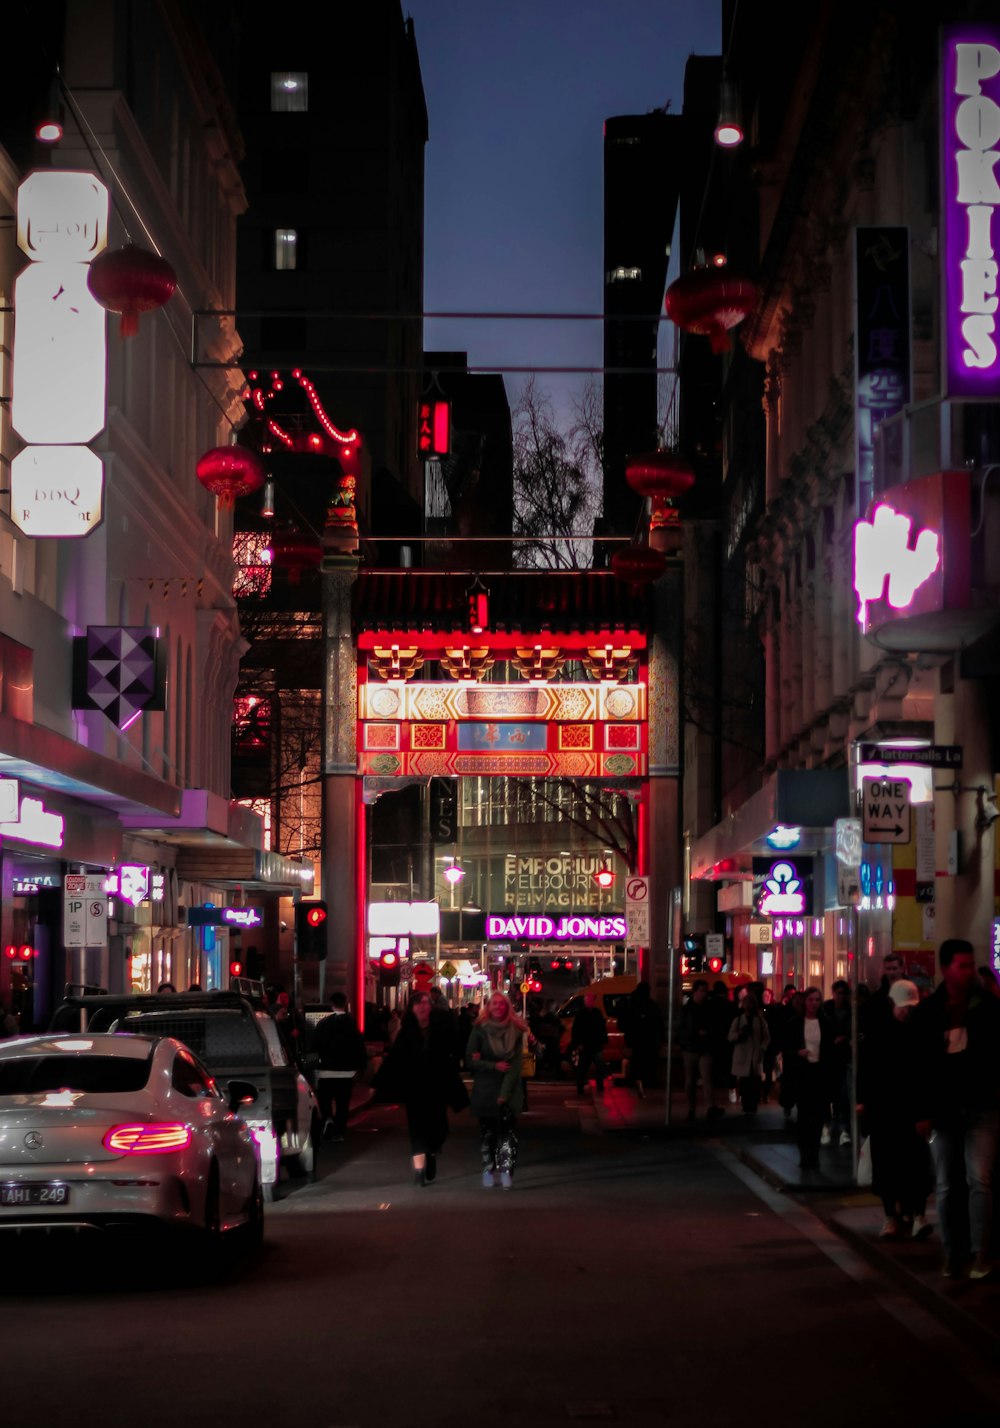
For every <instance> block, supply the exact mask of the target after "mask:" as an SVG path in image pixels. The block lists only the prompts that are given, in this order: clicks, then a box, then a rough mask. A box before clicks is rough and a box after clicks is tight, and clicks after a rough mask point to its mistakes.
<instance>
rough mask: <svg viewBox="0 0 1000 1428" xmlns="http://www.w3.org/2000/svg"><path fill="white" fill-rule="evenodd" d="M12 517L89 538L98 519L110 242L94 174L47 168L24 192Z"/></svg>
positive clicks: (104, 194)
mask: <svg viewBox="0 0 1000 1428" xmlns="http://www.w3.org/2000/svg"><path fill="white" fill-rule="evenodd" d="M17 241H18V246H19V247H20V248H21V250H22V251H23V252H24V253H26V254H27V255H28V258H29V260H30V261H29V262H28V265H27V267H26V268H25V269H24V271H23V272H21V273H20V274H19V276H18V278H17V280H16V281H15V283H14V314H15V322H14V363H13V391H12V398H11V422H12V424H13V427H14V430H15V431H16V432H17V433H18V435H19V436H20V437H21V438H22V440H23V441H25V442H26V443H27V445H26V448H25V450H24V451H22V452H21V453H20V455H19V456H17V457H16V458H15V460H14V462H13V463H12V470H11V518H12V520H13V521H14V523H15V524H16V525H17V526H18V527H19V528H20V529H21V530H22V531H24V533H25V534H26V535H30V536H84V535H87V533H88V532H89V531H91V530H92V529H93V528H94V526H95V525H97V524H98V522H99V521H100V519H101V511H102V504H101V503H102V490H103V484H104V470H103V465H102V462H101V459H100V457H99V456H97V455H95V453H94V452H92V451H91V450H90V448H89V447H88V446H87V442H89V441H92V440H93V439H94V437H96V436H98V435H99V434H100V433H101V432H102V431H103V430H104V425H105V422H106V420H107V337H106V315H105V312H104V309H103V308H102V307H101V305H100V303H99V302H97V300H96V298H94V297H93V296H92V295H91V292H90V290H89V288H88V287H87V269H88V266H89V264H90V262H91V260H92V259H93V258H96V257H97V255H98V253H100V252H101V250H102V249H103V248H104V247H105V246H106V244H107V241H108V191H107V189H106V188H105V186H104V184H103V183H102V182H101V181H100V179H98V178H96V177H95V176H94V175H93V174H88V173H80V172H78V171H76V170H70V169H42V170H39V171H37V172H36V173H33V174H29V175H28V177H27V178H26V179H25V180H24V182H23V183H22V184H21V186H20V188H19V189H18V191H17Z"/></svg>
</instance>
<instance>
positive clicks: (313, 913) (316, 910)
mask: <svg viewBox="0 0 1000 1428" xmlns="http://www.w3.org/2000/svg"><path fill="white" fill-rule="evenodd" d="M325 921H326V908H325V907H320V906H318V905H317V906H315V907H310V908H309V909H308V911H307V912H306V926H307V927H322V926H323V923H324V922H325Z"/></svg>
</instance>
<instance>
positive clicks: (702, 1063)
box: [678, 977, 732, 1121]
mask: <svg viewBox="0 0 1000 1428" xmlns="http://www.w3.org/2000/svg"><path fill="white" fill-rule="evenodd" d="M714 1016H715V1013H714V1011H713V1007H712V1004H711V1002H710V1000H709V996H708V983H707V982H706V981H704V980H703V979H702V978H700V977H699V979H698V981H697V982H695V984H694V986H693V987H692V988H691V995H690V997H689V998H688V1000H687V1001H686V1002H685V1003H684V1006H683V1008H682V1010H681V1024H680V1028H679V1031H678V1041H679V1042H680V1048H681V1056H682V1057H683V1059H684V1086H685V1090H686V1092H687V1102H688V1120H689V1121H693V1120H694V1115H695V1106H696V1104H697V1096H698V1080H699V1077H700V1079H701V1087H702V1092H703V1094H704V1097H705V1112H706V1115H707V1116H708V1118H709V1119H710V1120H711V1119H712V1118H713V1117H714V1116H721V1115H722V1114H723V1110H722V1107H721V1106H717V1105H716V1104H715V1077H714V1072H713V1057H712V1044H713V1032H714V1026H715V1023H714ZM731 1020H732V1019H731V1018H730V1022H731ZM727 1030H728V1027H727Z"/></svg>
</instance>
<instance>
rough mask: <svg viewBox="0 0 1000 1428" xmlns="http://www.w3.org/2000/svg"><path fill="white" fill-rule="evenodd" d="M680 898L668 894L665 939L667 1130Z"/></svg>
mask: <svg viewBox="0 0 1000 1428" xmlns="http://www.w3.org/2000/svg"><path fill="white" fill-rule="evenodd" d="M680 898H681V890H680V888H674V889H673V891H672V893H671V894H670V928H669V932H668V939H667V949H668V951H669V953H670V980H669V982H668V983H667V1001H668V1005H669V1008H670V1014H669V1015H668V1017H667V1073H666V1076H665V1078H664V1079H665V1080H666V1083H667V1105H666V1111H665V1113H664V1120H663V1123H664V1125H665V1126H667V1127H668V1128H669V1126H670V1103H671V1101H672V1100H673V1086H674V987H675V980H676V974H677V955H678V948H677V945H676V943H675V940H674V939H675V936H676V929H677V928H679V926H680Z"/></svg>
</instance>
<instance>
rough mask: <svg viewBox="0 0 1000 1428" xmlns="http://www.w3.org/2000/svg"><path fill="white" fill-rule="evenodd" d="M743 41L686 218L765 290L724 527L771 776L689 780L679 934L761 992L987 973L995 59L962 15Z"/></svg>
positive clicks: (724, 685) (743, 725)
mask: <svg viewBox="0 0 1000 1428" xmlns="http://www.w3.org/2000/svg"><path fill="white" fill-rule="evenodd" d="M755 14H756V8H755V7H750V8H749V9H748V8H747V7H739V8H738V9H737V7H730V8H728V9H727V11H726V14H725V16H724V25H723V33H724V34H725V35H726V36H727V37H728V47H727V52H726V55H725V56H724V65H725V73H726V75H727V77H728V78H730V79H731V80H734V81H735V82H736V83H737V84H738V86H739V88H740V90H741V97H742V105H743V118H744V123H745V128H746V139H745V142H744V144H743V145H742V146H741V147H740V148H738V149H735V150H732V151H731V152H729V153H720V154H717V155H716V156H715V158H714V159H713V161H712V163H711V165H710V167H709V170H708V184H709V188H710V192H709V193H708V194H707V195H706V194H705V193H704V192H698V191H697V189H696V190H695V191H693V192H691V193H689V194H686V195H684V196H682V206H683V205H684V203H685V201H687V202H689V203H691V204H693V205H694V207H695V210H696V211H701V212H704V213H705V214H707V215H709V216H708V219H707V220H706V221H707V224H708V229H707V231H703V232H702V233H700V234H698V238H699V240H700V242H699V246H703V247H711V248H712V249H713V250H718V251H719V252H721V253H723V254H725V255H726V257H727V258H728V261H729V264H730V266H731V267H733V268H736V267H737V265H739V266H741V267H742V268H743V270H744V271H745V272H746V274H747V276H749V277H752V278H753V279H755V281H756V283H757V296H756V302H755V305H754V307H753V310H752V312H751V313H750V315H749V316H748V317H747V318H746V321H745V322H744V323H743V325H742V327H741V329H740V333H739V342H740V347H741V349H742V350H741V351H739V352H737V353H736V354H735V355H732V356H729V357H721V358H718V359H716V361H717V373H716V395H717V396H718V399H719V401H720V404H721V428H722V430H721V445H722V449H721V467H720V473H719V482H718V487H717V496H718V500H717V506H716V510H715V513H714V514H715V521H716V527H717V531H718V549H719V560H720V567H721V570H722V571H723V572H724V575H727V576H728V577H729V578H730V581H731V586H732V589H734V590H736V591H740V592H742V601H741V604H742V613H741V617H740V619H739V620H738V622H737V623H735V624H733V625H732V626H731V628H732V630H733V636H734V638H733V649H734V651H736V652H739V651H741V650H742V651H744V652H747V651H749V654H750V659H751V664H752V662H753V650H754V645H755V644H756V645H757V648H758V650H759V655H758V668H759V674H760V680H761V682H760V685H759V687H760V689H761V693H762V696H763V697H762V701H761V702H762V709H761V702H758V704H757V707H756V708H754V707H753V705H752V704H751V705H749V706H748V707H747V709H746V711H745V717H744V718H743V720H742V722H741V721H740V719H739V714H738V710H736V711H731V713H732V715H733V719H734V720H735V723H731V724H730V726H729V728H728V730H727V729H726V727H725V725H724V724H720V726H719V727H720V728H721V729H722V732H723V733H724V734H725V735H726V737H727V739H730V740H732V741H733V743H734V745H735V744H736V743H737V742H738V743H739V744H741V745H742V747H743V748H744V749H745V750H746V749H752V748H753V746H754V743H755V741H756V740H757V739H758V737H759V736H760V734H761V732H762V735H763V748H762V752H761V757H760V758H759V760H757V761H756V762H755V761H754V760H752V759H750V760H745V759H744V760H743V761H742V767H741V766H740V762H741V761H740V759H739V758H737V759H736V760H735V762H730V763H729V765H728V772H727V766H726V764H725V762H723V765H722V767H719V766H718V765H716V766H714V767H712V766H710V764H709V762H708V760H707V758H706V757H704V756H698V755H697V753H696V757H695V758H694V759H693V760H691V761H690V762H689V767H688V779H689V787H690V789H691V794H690V797H689V801H688V803H687V805H686V808H687V814H688V817H687V822H686V836H687V842H688V849H689V853H688V856H689V864H690V877H691V881H690V885H689V912H690V915H691V919H692V925H693V926H695V927H697V928H698V930H701V931H715V932H722V933H724V935H725V937H726V939H727V955H728V957H729V958H730V961H731V964H732V965H733V966H734V967H735V968H738V969H740V970H746V971H747V972H749V973H750V974H751V975H752V976H754V977H757V976H760V977H761V978H762V979H763V980H764V981H765V982H766V984H768V985H770V986H772V987H775V988H777V987H779V986H780V984H781V983H782V982H783V981H784V980H785V979H786V978H787V979H794V980H795V981H796V982H797V983H798V984H799V985H800V986H802V985H807V984H810V983H816V984H819V985H822V986H824V987H827V988H828V987H829V984H830V982H831V981H832V980H833V978H834V977H836V976H845V975H854V974H855V973H856V974H857V975H858V976H859V977H860V978H861V979H862V980H865V979H867V980H868V981H873V980H877V973H878V967H879V959H880V957H881V955H882V954H884V953H885V952H886V951H888V950H889V949H890V948H892V949H894V950H896V951H900V952H902V954H903V955H904V957H905V959H906V961H907V965H908V967H909V969H910V970H911V972H912V973H913V974H914V975H916V976H918V977H924V978H927V979H929V978H930V977H932V976H933V973H934V968H935V951H936V947H937V944H938V942H939V940H940V939H941V938H942V937H944V936H962V937H967V938H969V940H971V941H972V943H973V945H974V947H975V949H976V953H977V960H979V961H981V962H984V963H985V962H989V961H991V959H992V958H993V957H994V955H995V950H996V928H997V921H996V917H997V910H998V902H997V896H998V881H997V867H998V862H997V842H996V822H997V819H996V791H997V770H998V761H1000V737H998V736H1000V726H998V723H997V703H996V699H995V686H996V678H997V673H996V672H997V661H996V651H997V645H996V629H997V625H998V622H1000V563H998V562H997V560H996V557H995V541H996V533H997V521H998V516H1000V505H998V498H997V493H996V485H995V481H994V480H993V479H991V476H992V472H993V468H994V466H995V464H996V462H997V460H998V459H1000V458H998V451H1000V445H998V442H1000V424H998V422H1000V405H998V403H1000V367H998V365H997V360H996V350H997V346H996V343H995V341H994V332H993V323H994V317H993V313H994V310H995V307H996V299H995V297H994V292H995V284H996V258H995V222H994V218H993V215H994V213H995V209H996V205H997V203H1000V192H998V191H997V188H996V180H995V176H994V175H993V164H994V162H995V158H994V155H995V150H996V141H997V136H1000V107H998V103H1000V100H998V95H997V88H996V78H995V76H996V74H997V72H998V71H1000V41H998V37H997V32H996V26H995V25H994V26H991V25H990V24H988V23H987V19H986V16H985V12H984V11H983V10H982V9H981V7H977V6H974V5H966V6H955V7H950V8H949V13H948V16H947V17H943V16H938V15H928V16H927V17H926V18H924V17H923V16H921V17H919V18H918V17H916V16H915V14H908V15H907V16H906V17H905V18H904V17H903V16H902V14H901V12H900V11H899V10H898V8H897V7H895V6H890V5H876V6H875V7H871V6H868V7H866V8H865V11H864V18H863V21H862V13H861V10H860V8H858V9H857V11H855V10H853V9H852V10H851V11H850V13H849V14H845V13H844V11H843V9H842V7H841V8H838V9H837V10H836V11H835V10H834V7H832V6H827V5H821V6H819V7H817V8H815V9H814V10H813V11H811V12H810V13H809V14H808V15H804V14H802V13H801V12H799V11H796V10H794V8H793V7H780V14H773V13H772V14H770V15H769V23H768V31H769V33H768V35H767V36H765V35H764V34H763V31H762V29H761V27H760V26H759V25H758V24H757V23H756V20H755ZM757 18H759V16H758V17H757ZM944 18H947V23H946V24H943V25H939V20H941V19H944ZM855 21H856V22H857V23H856V24H855ZM861 35H864V36H865V37H866V38H865V40H864V42H862V41H861V40H860V38H859V37H860V36H861ZM775 36H777V37H778V38H777V39H775ZM750 180H752V182H750ZM712 190H714V192H713V191H712ZM694 246H695V244H694V242H693V241H692V244H691V249H693V248H694ZM688 257H689V260H691V259H692V257H693V254H692V252H691V250H690V249H689V253H688ZM686 340H687V341H688V342H692V343H693V342H699V341H703V339H699V338H695V337H689V338H687V339H686ZM747 359H749V363H748V361H747ZM748 366H751V367H755V368H756V371H757V373H759V374H760V379H761V380H759V382H758V390H761V394H762V410H763V419H764V421H763V430H762V431H761V433H760V436H759V439H757V440H755V439H754V437H753V432H754V427H755V424H756V423H758V422H759V417H758V412H759V411H760V408H758V407H757V406H756V402H755V400H754V399H753V392H754V386H753V383H752V382H748V380H747V378H746V376H745V369H746V368H747V367H748ZM741 373H743V375H741ZM761 476H762V477H763V479H761ZM690 538H691V541H692V545H691V547H690V549H691V553H692V554H694V552H695V550H696V544H697V542H698V541H699V540H701V539H703V534H702V535H699V534H698V533H696V532H694V531H692V532H691V537H690ZM695 598H696V599H697V600H698V602H699V604H698V608H699V609H700V611H701V612H702V614H703V616H704V618H705V619H706V620H709V621H710V620H711V619H712V618H714V612H713V603H712V598H711V592H710V591H709V590H708V589H707V588H705V587H704V586H703V587H702V588H701V589H700V590H699V591H698V592H697V595H696V597H695ZM726 619H727V621H729V620H731V619H732V613H731V612H730V611H727V612H726ZM727 643H728V636H727ZM737 674H739V670H737ZM749 687H751V688H752V687H753V677H752V670H751V679H750V682H749ZM730 692H731V689H730V688H729V671H728V669H723V670H722V671H721V673H720V677H719V680H718V683H717V688H716V697H717V699H718V702H719V707H720V709H721V707H722V703H723V701H724V700H725V698H726V697H727V695H728V694H729V693H730ZM761 714H762V724H763V728H762V730H761V727H760V719H761ZM689 750H690V743H689ZM793 884H794V887H793ZM764 939H767V940H764Z"/></svg>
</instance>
